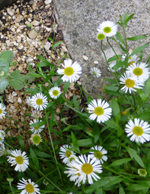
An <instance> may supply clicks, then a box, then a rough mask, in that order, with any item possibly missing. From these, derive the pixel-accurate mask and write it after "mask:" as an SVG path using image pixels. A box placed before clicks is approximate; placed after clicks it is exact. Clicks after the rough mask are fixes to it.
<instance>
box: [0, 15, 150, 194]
mask: <svg viewBox="0 0 150 194" xmlns="http://www.w3.org/2000/svg"><path fill="white" fill-rule="evenodd" d="M133 16H134V14H132V15H128V13H127V14H126V15H125V16H124V18H123V17H122V16H120V19H119V21H118V22H117V23H116V24H115V23H114V22H112V21H105V22H103V23H102V24H100V26H99V27H98V29H97V31H98V33H97V39H98V41H100V46H101V51H102V52H103V55H104V57H105V59H106V64H107V65H108V68H109V70H110V71H111V73H112V75H113V78H105V81H107V82H108V85H106V86H105V87H104V93H105V94H106V98H102V97H99V98H98V99H93V98H92V97H91V96H90V95H89V94H88V93H86V92H85V91H84V89H83V88H82V87H81V86H79V85H78V84H77V82H76V81H77V80H78V79H79V77H80V74H81V73H82V68H81V65H80V64H78V63H77V62H72V60H71V59H69V58H66V54H65V55H63V56H60V61H59V63H58V64H57V65H54V64H53V63H52V61H49V60H48V58H47V56H46V53H45V51H44V53H45V57H46V59H45V58H43V57H42V56H39V55H37V58H38V59H39V60H40V61H41V62H39V63H37V64H36V66H35V67H36V72H35V71H33V69H32V68H31V66H30V65H29V69H30V74H29V76H31V77H32V79H33V77H34V78H36V79H37V80H38V82H37V85H36V87H35V88H30V87H28V88H25V92H26V93H29V94H30V97H29V98H28V100H27V104H28V106H29V109H30V107H33V108H34V109H35V110H34V112H32V114H31V113H28V112H27V114H28V115H29V116H31V122H30V123H26V122H25V124H28V125H30V131H29V132H27V131H24V130H23V131H22V133H24V134H25V136H26V138H27V140H28V142H29V146H28V147H25V143H24V139H23V138H22V137H21V136H16V137H7V136H5V134H6V133H7V132H8V131H9V128H8V129H7V130H6V131H5V132H4V131H2V130H1V131H0V143H1V145H0V156H1V157H0V164H1V168H0V182H1V184H0V193H7V194H11V193H12V194H16V193H21V194H25V193H27V194H28V193H30V194H31V193H32V194H39V193H41V194H45V193H48V194H51V193H53V194H54V193H60V194H61V193H62V194H63V193H64V194H66V193H68V194H114V193H115V194H116V193H119V194H125V193H128V194H129V193H130V194H134V193H136V194H148V193H150V191H149V188H150V180H149V179H150V150H149V147H150V142H149V141H150V104H149V100H150V97H149V95H150V67H149V57H148V58H147V60H144V61H143V51H144V49H145V48H146V47H148V45H149V43H145V44H144V41H146V39H147V38H148V37H149V35H148V34H145V35H142V36H134V37H127V35H126V28H127V24H128V22H129V20H131V19H132V17H133ZM118 26H120V27H121V28H122V29H123V35H121V33H120V32H119V31H118ZM30 27H31V26H30ZM48 39H49V40H50V41H51V42H52V47H51V49H52V50H53V49H54V48H55V47H57V46H59V45H60V44H61V42H62V41H59V42H57V43H55V38H53V39H52V38H48ZM138 40H140V41H141V42H140V44H139V45H138V46H137V47H136V48H135V49H134V50H132V51H131V50H130V51H129V47H128V41H138ZM103 41H107V43H108V45H109V46H110V47H111V49H112V50H113V52H114V56H113V57H111V58H109V59H107V58H106V55H105V51H104V50H103ZM112 41H115V42H116V44H118V46H119V47H120V49H121V52H122V54H120V55H118V54H116V51H115V49H114V48H113V47H112V45H111V42H112ZM42 48H43V49H44V47H43V46H42ZM7 53H10V52H9V51H6V52H5V54H6V56H5V57H4V58H3V59H1V58H2V57H1V55H4V54H1V55H0V57H1V58H0V70H1V71H0V75H1V79H0V81H3V82H4V84H3V88H2V85H1V88H2V89H1V90H4V89H5V87H7V85H8V84H11V85H12V81H11V80H10V79H11V75H9V76H6V74H7V75H8V69H9V68H8V63H10V62H11V60H12V55H11V54H10V58H11V59H10V60H8V58H9V56H8V55H7ZM4 63H5V65H4ZM6 64H7V68H6V67H5V66H6ZM60 64H62V65H60ZM43 67H47V70H46V71H43V70H42V69H43ZM90 72H91V74H92V76H94V77H95V79H97V78H98V77H100V76H101V73H102V72H101V71H100V70H99V69H98V68H96V67H95V68H92V69H91V71H90ZM12 74H14V72H13V73H12ZM4 75H5V77H3V76H4ZM18 75H19V76H20V77H18ZM56 75H57V76H59V78H58V79H57V81H55V82H54V81H53V80H54V79H53V77H54V76H56ZM29 76H28V77H24V78H23V79H21V75H20V73H19V71H17V75H16V79H17V78H18V79H17V82H18V81H20V82H21V83H22V82H23V83H22V85H21V87H23V86H24V85H30V84H29V83H30V79H29ZM14 79H15V78H14ZM14 79H13V80H14ZM26 79H27V80H28V81H27V80H26ZM25 80H26V82H25ZM41 80H44V81H41ZM17 82H16V83H17ZM46 82H48V83H49V87H45V85H44V84H45V83H46ZM71 82H75V84H76V85H77V86H78V87H79V88H80V89H81V90H82V91H83V92H84V93H85V95H86V96H87V103H86V105H85V106H84V108H83V107H82V108H81V104H80V103H79V101H78V99H77V96H76V95H75V94H74V96H73V98H72V100H70V101H68V100H66V98H65V97H64V96H65V93H66V92H67V90H68V88H69V86H70V84H71ZM1 84H2V82H1ZM14 88H15V87H14ZM16 89H20V88H16ZM106 99H107V100H106ZM56 108H59V109H60V113H59V116H60V117H61V118H60V119H61V122H58V121H57V120H56V118H55V113H56ZM68 109H71V110H72V111H74V112H75V113H76V115H77V116H76V118H75V119H73V118H72V123H68V122H67V120H66V118H65V117H64V116H63V115H64V112H65V110H68ZM42 115H44V116H43V117H42ZM3 117H6V118H7V113H6V111H5V105H4V104H3V103H2V99H1V103H0V119H2V118H3ZM56 127H57V130H55V128H56ZM43 130H47V131H48V134H49V135H48V138H49V140H48V141H47V140H46V139H45V138H44V137H43ZM53 134H54V135H55V137H57V138H54V137H53Z"/></svg>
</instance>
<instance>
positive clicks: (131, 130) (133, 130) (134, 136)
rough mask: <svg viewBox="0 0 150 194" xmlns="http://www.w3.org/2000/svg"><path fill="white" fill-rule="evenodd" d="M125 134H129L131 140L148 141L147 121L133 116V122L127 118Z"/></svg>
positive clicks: (149, 137) (149, 128)
mask: <svg viewBox="0 0 150 194" xmlns="http://www.w3.org/2000/svg"><path fill="white" fill-rule="evenodd" d="M125 127H126V128H125V132H126V133H127V136H131V137H130V140H131V141H136V142H141V143H145V142H146V141H150V125H149V124H148V122H146V121H143V120H141V121H140V119H137V118H135V119H134V122H133V121H132V120H129V122H128V123H127V124H126V126H125Z"/></svg>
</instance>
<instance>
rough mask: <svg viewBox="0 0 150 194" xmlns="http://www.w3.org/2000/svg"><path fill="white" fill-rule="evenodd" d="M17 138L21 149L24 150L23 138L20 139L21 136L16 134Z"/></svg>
mask: <svg viewBox="0 0 150 194" xmlns="http://www.w3.org/2000/svg"><path fill="white" fill-rule="evenodd" d="M18 139H19V143H20V146H21V149H22V150H24V140H23V139H22V137H21V136H20V135H18Z"/></svg>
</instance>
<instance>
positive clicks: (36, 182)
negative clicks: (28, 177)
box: [36, 169, 57, 184]
mask: <svg viewBox="0 0 150 194" xmlns="http://www.w3.org/2000/svg"><path fill="white" fill-rule="evenodd" d="M56 170H57V169H54V170H53V171H51V172H49V173H48V174H46V175H45V177H47V176H48V175H50V174H52V173H53V172H55V171H56ZM45 177H42V178H40V179H39V180H38V181H36V184H37V183H38V182H40V181H41V180H42V179H44V178H45Z"/></svg>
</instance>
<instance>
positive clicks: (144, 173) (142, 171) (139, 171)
mask: <svg viewBox="0 0 150 194" xmlns="http://www.w3.org/2000/svg"><path fill="white" fill-rule="evenodd" d="M138 174H139V175H140V176H142V177H146V175H147V171H146V170H145V169H143V168H140V169H138Z"/></svg>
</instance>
